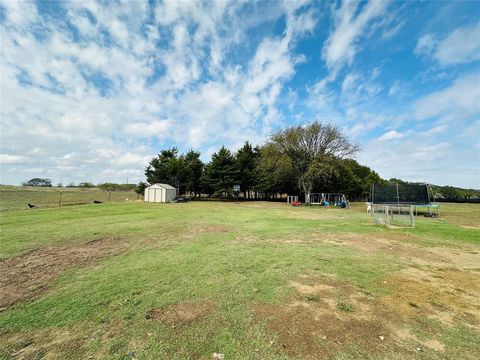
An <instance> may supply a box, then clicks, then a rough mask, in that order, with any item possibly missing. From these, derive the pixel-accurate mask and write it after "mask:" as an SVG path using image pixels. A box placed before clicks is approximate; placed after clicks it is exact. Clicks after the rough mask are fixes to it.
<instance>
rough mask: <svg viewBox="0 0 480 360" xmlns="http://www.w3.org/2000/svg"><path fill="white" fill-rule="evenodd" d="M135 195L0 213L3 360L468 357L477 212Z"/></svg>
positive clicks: (474, 208) (475, 320)
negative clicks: (398, 221) (386, 221)
mask: <svg viewBox="0 0 480 360" xmlns="http://www.w3.org/2000/svg"><path fill="white" fill-rule="evenodd" d="M416 224H417V227H416V228H415V229H386V228H384V227H380V226H376V225H373V224H372V222H371V219H370V217H369V216H368V215H367V214H366V213H365V209H364V206H363V205H362V204H355V205H354V206H353V209H350V210H348V209H346V210H344V209H324V208H318V207H310V208H304V207H302V208H293V207H289V206H287V205H286V204H280V203H265V202H247V203H241V204H234V203H224V202H189V203H186V204H147V203H142V202H135V203H117V204H113V203H111V204H100V205H80V206H69V207H61V208H51V209H33V210H19V211H5V212H2V213H1V214H0V226H1V235H0V236H1V238H0V239H1V241H0V258H1V261H0V310H1V311H0V358H2V359H41V358H46V359H131V358H135V359H212V358H213V354H214V353H219V354H224V358H225V359H362V358H363V359H412V358H414V359H478V358H480V332H479V331H480V300H479V299H480V280H479V279H480V276H479V275H480V206H478V205H455V204H446V205H443V206H442V207H441V216H440V218H438V219H429V218H424V217H421V216H419V217H417V219H416Z"/></svg>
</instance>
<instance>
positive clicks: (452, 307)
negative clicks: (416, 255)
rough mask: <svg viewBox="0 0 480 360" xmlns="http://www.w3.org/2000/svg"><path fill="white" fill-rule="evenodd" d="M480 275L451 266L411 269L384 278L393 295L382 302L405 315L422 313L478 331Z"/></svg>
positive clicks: (419, 314) (412, 316) (413, 316)
mask: <svg viewBox="0 0 480 360" xmlns="http://www.w3.org/2000/svg"><path fill="white" fill-rule="evenodd" d="M479 275H480V274H478V273H474V272H467V271H462V270H459V269H454V268H436V269H433V270H419V269H414V268H410V269H407V270H404V271H401V272H398V273H394V274H392V275H391V276H389V277H388V278H386V279H385V282H386V285H387V286H388V287H389V288H390V289H391V290H392V292H393V294H392V295H389V296H387V297H385V298H384V299H383V301H384V303H385V305H386V306H390V307H392V308H393V309H395V311H397V312H399V313H401V314H402V315H403V316H405V317H407V318H415V317H418V316H425V317H430V318H436V319H438V320H440V321H441V322H442V323H444V324H445V325H450V326H452V325H457V324H459V323H460V324H463V325H466V326H470V327H472V328H475V329H477V330H480V281H479V280H478V279H479Z"/></svg>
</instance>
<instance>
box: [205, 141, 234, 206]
mask: <svg viewBox="0 0 480 360" xmlns="http://www.w3.org/2000/svg"><path fill="white" fill-rule="evenodd" d="M205 175H206V176H205V179H204V181H207V182H208V184H209V186H211V188H212V189H213V191H214V193H215V194H217V195H218V196H220V197H226V196H227V195H228V194H230V193H231V192H232V187H233V185H234V184H235V183H236V182H237V181H238V170H237V168H236V164H235V157H234V156H233V155H232V153H231V152H230V150H228V149H227V148H226V147H225V146H222V147H221V148H220V150H218V152H216V153H214V154H213V155H212V160H211V161H210V163H209V164H208V165H207V167H206V169H205Z"/></svg>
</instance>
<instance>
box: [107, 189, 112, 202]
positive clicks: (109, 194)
mask: <svg viewBox="0 0 480 360" xmlns="http://www.w3.org/2000/svg"><path fill="white" fill-rule="evenodd" d="M111 196H112V192H111V191H109V192H108V202H110V198H111Z"/></svg>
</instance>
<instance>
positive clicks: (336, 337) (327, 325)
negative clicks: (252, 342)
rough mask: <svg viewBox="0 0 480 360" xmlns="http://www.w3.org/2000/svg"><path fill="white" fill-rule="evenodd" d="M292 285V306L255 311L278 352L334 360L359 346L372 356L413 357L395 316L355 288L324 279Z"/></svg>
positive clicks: (259, 307) (257, 307)
mask: <svg viewBox="0 0 480 360" xmlns="http://www.w3.org/2000/svg"><path fill="white" fill-rule="evenodd" d="M291 286H292V287H293V288H295V289H296V294H295V296H294V297H293V299H292V301H291V302H289V303H287V304H278V305H272V304H260V303H256V304H254V305H253V306H252V307H253V312H254V314H255V316H256V318H257V319H261V320H263V321H266V324H267V329H268V330H269V333H270V335H271V336H272V340H271V341H272V342H273V344H274V346H275V347H276V349H277V350H278V352H280V353H286V354H288V355H289V356H293V357H295V356H299V355H300V356H301V357H302V358H305V359H319V358H330V357H333V356H334V355H335V354H338V352H342V351H345V350H347V349H348V348H349V347H352V348H350V349H351V350H353V347H356V346H358V347H361V348H363V349H365V350H366V351H368V354H369V355H370V356H382V355H383V356H386V354H387V353H390V352H396V353H399V352H401V353H408V352H409V350H408V349H406V348H404V347H402V345H401V344H400V343H399V341H398V339H397V337H396V336H395V332H394V331H393V330H392V328H391V323H392V322H395V323H396V322H397V321H399V319H398V317H397V315H396V314H389V313H386V312H385V311H384V310H383V309H382V307H381V306H379V302H378V300H377V299H376V298H374V297H372V296H369V295H366V294H364V293H362V292H360V291H358V289H356V288H355V287H354V286H352V285H351V284H349V283H346V282H343V281H340V280H339V279H336V278H334V277H329V276H321V277H301V278H300V279H299V280H298V281H296V282H292V283H291ZM339 305H343V306H339Z"/></svg>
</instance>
